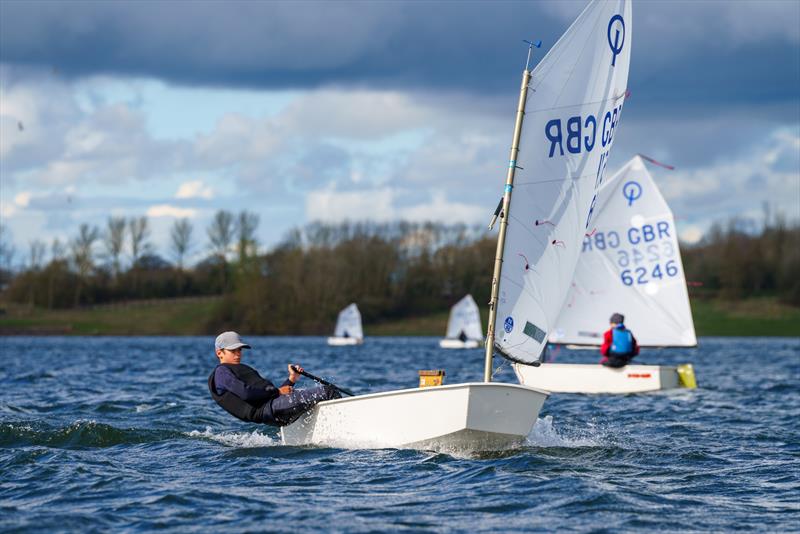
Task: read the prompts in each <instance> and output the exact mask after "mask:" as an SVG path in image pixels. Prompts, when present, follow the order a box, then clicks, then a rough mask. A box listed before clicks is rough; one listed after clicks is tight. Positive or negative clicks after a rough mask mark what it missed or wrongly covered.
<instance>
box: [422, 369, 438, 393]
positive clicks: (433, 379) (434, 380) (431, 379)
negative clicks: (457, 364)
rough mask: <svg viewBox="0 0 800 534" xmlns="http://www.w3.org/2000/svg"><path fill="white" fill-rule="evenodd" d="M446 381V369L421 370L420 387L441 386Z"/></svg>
mask: <svg viewBox="0 0 800 534" xmlns="http://www.w3.org/2000/svg"><path fill="white" fill-rule="evenodd" d="M442 382H444V369H432V370H428V371H420V372H419V387H421V388H427V387H430V386H441V385H442Z"/></svg>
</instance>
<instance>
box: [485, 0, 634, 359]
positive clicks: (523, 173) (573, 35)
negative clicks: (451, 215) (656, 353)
mask: <svg viewBox="0 0 800 534" xmlns="http://www.w3.org/2000/svg"><path fill="white" fill-rule="evenodd" d="M631 26H632V19H631V5H630V1H629V0H598V1H594V2H590V3H589V5H588V6H587V7H586V8H585V9H584V10H583V12H582V13H581V15H580V16H579V17H578V18H577V19H576V20H575V22H574V23H573V24H572V25H571V26H570V27H569V28H568V29H567V31H566V32H565V33H564V35H562V37H561V38H560V39H559V40H558V42H557V43H556V44H555V45H554V46H553V48H551V49H550V51H549V52H548V53H547V54H546V55H545V56H544V58H543V59H542V60H541V62H540V63H539V65H537V66H536V68H535V69H534V70H533V71H532V72H531V73H530V76H531V79H530V80H529V82H528V87H529V88H530V89H531V95H532V96H531V97H530V99H528V106H527V109H526V110H525V122H524V123H523V125H522V136H521V141H520V144H519V151H518V153H517V155H516V162H515V165H517V166H518V167H519V168H520V175H519V177H520V179H521V181H520V183H517V184H515V189H514V194H513V196H511V197H510V200H509V207H508V211H507V217H506V221H507V228H506V234H505V236H504V239H503V242H502V243H503V248H502V257H503V260H504V261H503V267H502V271H501V272H500V276H499V279H498V297H497V302H496V308H497V311H496V329H495V336H494V347H495V350H497V351H498V352H499V353H500V354H501V355H502V356H504V357H505V358H507V359H510V360H513V361H516V362H520V363H534V362H536V361H538V360H539V357H540V355H541V352H542V350H543V349H544V346H545V345H546V343H547V338H548V336H549V335H550V333H551V331H552V329H553V327H554V324H555V321H556V318H557V316H558V312H559V311H560V309H561V307H562V304H563V302H564V300H565V298H566V295H567V292H568V289H569V287H570V283H571V280H572V275H573V273H574V270H575V265H576V264H577V261H578V256H579V254H580V250H581V244H582V242H583V236H584V233H585V232H587V231H588V230H587V227H588V226H589V224H590V221H591V218H592V215H593V211H594V209H595V204H596V202H597V193H598V190H599V188H600V186H601V185H602V183H603V178H604V171H605V165H606V162H607V160H608V156H609V153H610V150H611V146H612V145H613V135H614V129H615V128H616V127H617V124H618V122H619V117H620V114H621V111H622V106H623V104H624V100H622V101H621V99H620V95H625V93H626V91H627V79H628V66H629V63H630V44H631ZM591 178H594V179H593V180H592V179H591ZM538 221H546V222H547V224H538ZM519 257H522V258H524V262H514V261H513V260H512V258H514V259H517V258H519ZM490 328H492V327H491V325H490Z"/></svg>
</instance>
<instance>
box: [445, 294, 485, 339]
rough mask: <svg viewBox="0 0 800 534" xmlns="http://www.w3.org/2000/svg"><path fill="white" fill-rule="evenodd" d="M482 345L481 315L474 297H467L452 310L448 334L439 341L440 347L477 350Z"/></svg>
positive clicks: (448, 322) (448, 321) (448, 323)
mask: <svg viewBox="0 0 800 534" xmlns="http://www.w3.org/2000/svg"><path fill="white" fill-rule="evenodd" d="M481 343H483V332H481V313H480V310H479V309H478V305H477V304H476V303H475V299H473V298H472V295H467V296H466V297H464V298H463V299H461V300H459V301H458V302H456V303H455V304H454V305H453V307H452V308H451V309H450V318H449V319H448V320H447V334H445V338H444V339H442V340H441V341H439V346H440V347H442V348H443V349H477V348H478V347H480V346H481Z"/></svg>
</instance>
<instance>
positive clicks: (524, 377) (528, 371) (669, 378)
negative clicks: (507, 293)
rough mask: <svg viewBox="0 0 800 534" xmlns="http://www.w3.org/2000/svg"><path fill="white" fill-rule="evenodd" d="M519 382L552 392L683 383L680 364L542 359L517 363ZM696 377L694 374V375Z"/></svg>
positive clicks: (635, 388) (652, 387) (610, 390)
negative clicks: (616, 364) (538, 362)
mask: <svg viewBox="0 0 800 534" xmlns="http://www.w3.org/2000/svg"><path fill="white" fill-rule="evenodd" d="M514 372H515V373H517V378H518V379H519V382H520V384H524V385H526V386H530V387H533V388H539V389H543V390H545V391H549V392H551V393H617V394H620V393H622V394H624V393H644V392H647V391H659V390H662V389H674V388H679V387H684V386H683V384H682V382H681V379H680V376H679V373H678V367H671V366H664V365H635V364H633V365H626V366H625V367H622V368H619V369H612V368H610V367H604V366H602V365H600V364H578V363H543V364H542V365H540V366H539V367H532V366H530V365H520V364H516V363H515V364H514ZM692 378H693V376H692Z"/></svg>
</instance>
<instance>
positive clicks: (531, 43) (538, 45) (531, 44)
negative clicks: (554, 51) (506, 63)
mask: <svg viewBox="0 0 800 534" xmlns="http://www.w3.org/2000/svg"><path fill="white" fill-rule="evenodd" d="M522 42H523V43H528V60H527V61H526V62H525V70H527V71H529V70H531V56H532V55H533V48H534V47H536V48H541V47H542V41H541V40H539V41H528V40H527V39H523V40H522Z"/></svg>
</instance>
